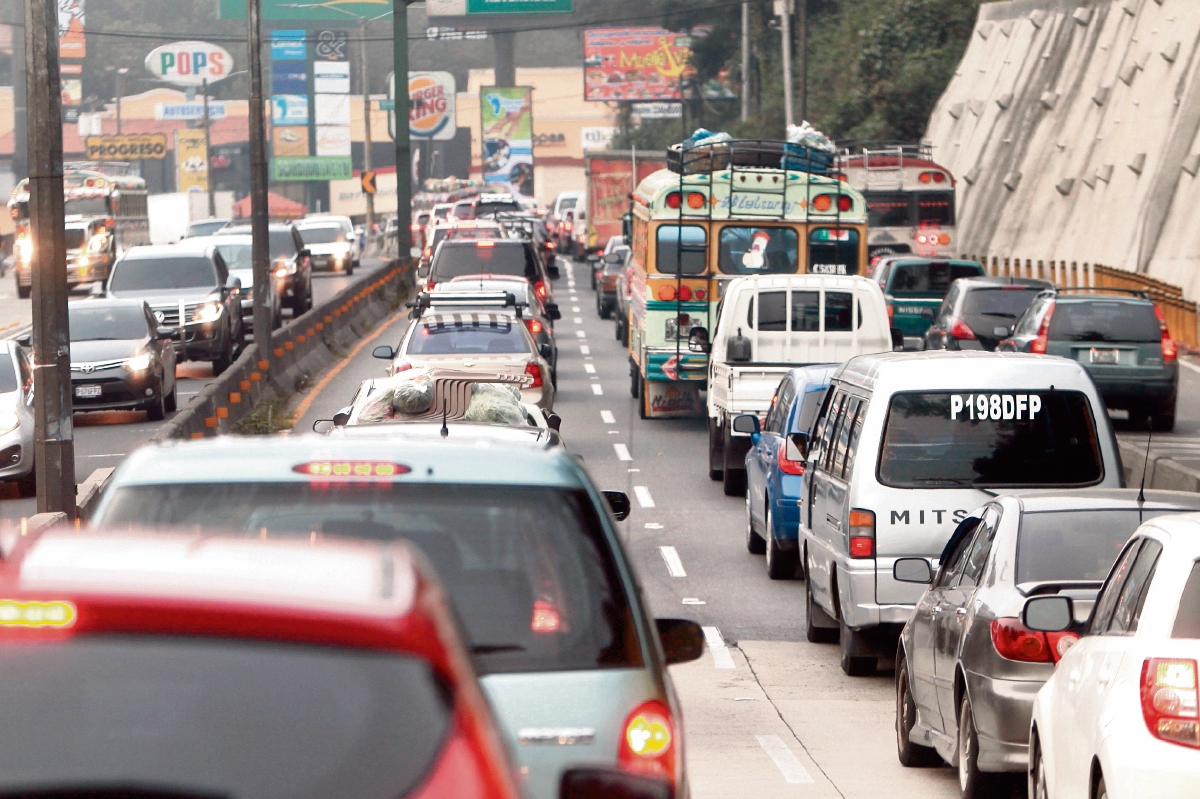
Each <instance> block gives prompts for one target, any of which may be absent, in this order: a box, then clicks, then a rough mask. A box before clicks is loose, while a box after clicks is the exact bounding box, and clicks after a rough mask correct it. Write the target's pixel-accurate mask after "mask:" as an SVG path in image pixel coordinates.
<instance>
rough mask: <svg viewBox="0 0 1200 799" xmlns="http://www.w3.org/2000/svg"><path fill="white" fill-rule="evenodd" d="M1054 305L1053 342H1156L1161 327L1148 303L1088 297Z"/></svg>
mask: <svg viewBox="0 0 1200 799" xmlns="http://www.w3.org/2000/svg"><path fill="white" fill-rule="evenodd" d="M1056 306H1057V307H1055V309H1054V316H1052V317H1051V318H1050V338H1051V339H1052V340H1054V341H1112V342H1121V343H1127V342H1128V343H1141V344H1157V343H1158V342H1159V341H1160V340H1161V339H1162V327H1161V326H1160V325H1159V324H1158V318H1157V317H1156V316H1155V315H1154V306H1153V305H1151V304H1150V303H1148V302H1124V301H1121V300H1115V301H1111V300H1110V301H1105V300H1089V301H1087V302H1059V303H1057V304H1056Z"/></svg>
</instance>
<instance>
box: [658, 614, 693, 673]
mask: <svg viewBox="0 0 1200 799" xmlns="http://www.w3.org/2000/svg"><path fill="white" fill-rule="evenodd" d="M654 626H655V627H657V628H658V639H659V640H660V641H662V648H663V654H664V655H666V656H667V665H668V666H671V665H674V664H676V663H691V662H692V661H693V660H697V659H699V657H700V656H701V655H703V654H704V630H703V629H701V627H700V625H699V624H696V622H694V621H692V620H691V619H655V620H654Z"/></svg>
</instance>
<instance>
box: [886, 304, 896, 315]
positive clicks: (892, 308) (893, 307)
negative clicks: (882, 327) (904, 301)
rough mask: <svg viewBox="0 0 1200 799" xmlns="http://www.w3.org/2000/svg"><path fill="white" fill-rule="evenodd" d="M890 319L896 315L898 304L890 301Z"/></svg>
mask: <svg viewBox="0 0 1200 799" xmlns="http://www.w3.org/2000/svg"><path fill="white" fill-rule="evenodd" d="M887 308H888V319H892V318H893V317H894V316H895V315H896V306H895V305H892V304H891V303H890V302H889V303H888V307H887Z"/></svg>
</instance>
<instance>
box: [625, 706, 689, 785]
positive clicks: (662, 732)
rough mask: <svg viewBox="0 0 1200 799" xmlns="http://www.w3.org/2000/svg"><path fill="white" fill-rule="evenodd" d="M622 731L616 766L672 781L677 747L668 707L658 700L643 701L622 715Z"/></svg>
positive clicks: (674, 772)
mask: <svg viewBox="0 0 1200 799" xmlns="http://www.w3.org/2000/svg"><path fill="white" fill-rule="evenodd" d="M623 733H624V734H623V735H622V736H621V748H620V750H619V752H618V753H617V765H618V766H620V767H621V768H623V769H625V770H626V771H632V772H636V773H638V774H647V775H650V776H652V777H661V778H662V779H665V780H668V781H670V782H672V783H674V782H675V778H676V765H677V764H676V761H677V756H676V749H677V747H676V746H675V722H674V721H673V720H672V718H671V709H670V708H668V707H667V706H666V705H665V704H664V703H663V702H660V701H658V700H651V701H649V702H643V703H642V704H640V705H638V707H637V708H636V709H634V711H633V712H632V713H630V714H629V716H628V717H626V719H625V726H624V728H623Z"/></svg>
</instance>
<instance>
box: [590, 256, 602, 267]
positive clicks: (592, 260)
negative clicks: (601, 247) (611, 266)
mask: <svg viewBox="0 0 1200 799" xmlns="http://www.w3.org/2000/svg"><path fill="white" fill-rule="evenodd" d="M587 262H588V263H589V264H592V265H593V266H595V265H596V264H598V263H600V256H599V255H589V256H588V257H587Z"/></svg>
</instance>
